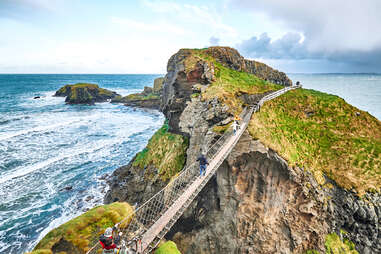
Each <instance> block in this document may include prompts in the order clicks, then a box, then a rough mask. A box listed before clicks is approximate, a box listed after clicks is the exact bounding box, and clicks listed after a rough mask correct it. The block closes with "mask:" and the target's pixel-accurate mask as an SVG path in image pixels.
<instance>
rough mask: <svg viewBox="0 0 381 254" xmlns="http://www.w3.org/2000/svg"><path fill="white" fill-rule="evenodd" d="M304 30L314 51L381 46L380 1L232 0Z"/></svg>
mask: <svg viewBox="0 0 381 254" xmlns="http://www.w3.org/2000/svg"><path fill="white" fill-rule="evenodd" d="M231 4H233V5H235V6H239V7H241V8H244V9H251V10H252V11H253V12H255V13H258V12H264V13H266V14H267V15H268V16H269V17H271V19H273V20H274V21H280V22H283V23H284V24H286V25H287V26H288V27H289V28H290V29H292V30H295V31H298V32H301V33H303V34H304V36H305V38H306V40H307V41H308V49H309V50H311V51H320V50H324V51H326V52H335V51H336V52H337V51H347V50H360V51H368V50H374V49H377V48H380V47H381V33H379V32H378V31H379V30H380V26H381V18H380V12H381V1H379V0H364V1H356V0H353V1H348V0H335V1H332V0H319V1H305V0H288V1H278V0H231Z"/></svg>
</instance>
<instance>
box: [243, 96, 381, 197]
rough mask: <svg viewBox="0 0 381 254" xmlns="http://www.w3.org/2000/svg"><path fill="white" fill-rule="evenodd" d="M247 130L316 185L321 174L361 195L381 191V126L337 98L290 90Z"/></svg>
mask: <svg viewBox="0 0 381 254" xmlns="http://www.w3.org/2000/svg"><path fill="white" fill-rule="evenodd" d="M356 112H360V115H359V116H357V115H356ZM249 131H250V134H251V135H252V136H253V137H254V138H255V139H259V140H261V141H262V142H263V143H264V144H265V145H267V146H268V147H270V148H272V149H274V150H275V151H277V152H278V153H279V154H280V155H281V156H282V157H283V158H285V159H287V160H288V162H289V164H290V165H291V166H296V165H298V166H302V167H304V168H305V169H307V170H310V171H311V172H313V174H314V176H315V178H316V179H317V181H318V182H319V183H320V184H324V183H325V179H324V177H323V174H324V175H326V176H328V177H329V178H331V179H333V180H335V181H336V183H337V184H339V185H340V186H342V187H344V188H345V189H352V190H354V191H357V193H358V194H359V195H363V194H364V193H365V191H379V189H380V186H381V122H380V121H379V120H377V119H376V118H374V117H373V116H371V115H370V114H368V113H367V112H364V111H361V110H359V109H357V108H355V107H353V106H351V105H349V104H348V103H346V102H345V101H344V100H343V99H341V98H339V97H337V96H334V95H329V94H325V93H321V92H317V91H314V90H306V89H297V90H293V91H290V92H288V93H286V94H284V95H282V96H280V97H278V98H276V99H274V100H271V101H269V102H266V103H265V104H264V106H263V107H262V108H261V111H260V112H259V113H256V114H255V115H254V117H253V118H252V120H251V122H250V125H249Z"/></svg>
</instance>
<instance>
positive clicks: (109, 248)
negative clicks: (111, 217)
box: [99, 224, 118, 254]
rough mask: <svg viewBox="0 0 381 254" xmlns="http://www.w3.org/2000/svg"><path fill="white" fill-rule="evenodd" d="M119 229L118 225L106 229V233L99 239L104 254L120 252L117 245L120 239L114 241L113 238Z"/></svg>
mask: <svg viewBox="0 0 381 254" xmlns="http://www.w3.org/2000/svg"><path fill="white" fill-rule="evenodd" d="M117 227H118V224H116V225H115V226H114V227H113V228H111V227H108V228H106V230H105V232H104V233H103V234H102V235H101V236H100V237H99V243H100V245H101V246H102V249H103V252H102V253H103V254H114V253H117V252H118V247H117V246H116V244H115V242H118V239H114V238H113V236H112V235H113V232H114V231H115V230H116V229H117ZM114 240H115V241H114Z"/></svg>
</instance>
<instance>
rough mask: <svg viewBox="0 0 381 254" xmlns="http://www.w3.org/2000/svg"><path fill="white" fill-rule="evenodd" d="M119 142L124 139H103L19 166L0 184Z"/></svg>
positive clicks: (5, 176)
mask: <svg viewBox="0 0 381 254" xmlns="http://www.w3.org/2000/svg"><path fill="white" fill-rule="evenodd" d="M118 142H122V141H118V140H112V141H111V142H110V141H108V142H104V141H102V144H100V145H93V146H92V147H91V148H88V149H84V148H76V149H72V150H70V151H68V152H66V153H65V154H63V155H61V156H57V157H53V158H49V159H47V160H45V161H42V162H39V163H36V164H33V165H30V166H27V167H19V168H17V169H16V170H14V171H12V172H10V173H8V174H5V175H3V176H2V177H1V179H0V184H2V183H5V182H8V181H10V180H11V179H14V178H17V177H21V176H25V175H28V174H30V173H33V172H35V171H37V170H39V169H42V168H45V167H47V166H49V165H50V164H53V163H55V162H58V161H61V160H64V159H66V158H70V157H74V156H78V155H81V154H85V153H92V152H94V151H96V150H99V149H102V148H104V147H106V146H110V145H113V144H116V143H118Z"/></svg>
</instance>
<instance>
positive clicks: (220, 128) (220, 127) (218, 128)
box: [212, 122, 233, 134]
mask: <svg viewBox="0 0 381 254" xmlns="http://www.w3.org/2000/svg"><path fill="white" fill-rule="evenodd" d="M232 123H233V122H230V123H228V124H225V125H218V126H213V129H212V130H213V132H215V133H219V134H224V133H225V132H226V131H227V130H228V129H229V127H230V125H232Z"/></svg>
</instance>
